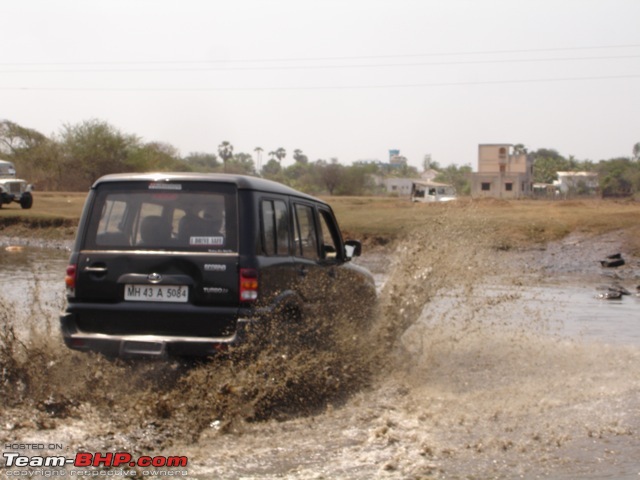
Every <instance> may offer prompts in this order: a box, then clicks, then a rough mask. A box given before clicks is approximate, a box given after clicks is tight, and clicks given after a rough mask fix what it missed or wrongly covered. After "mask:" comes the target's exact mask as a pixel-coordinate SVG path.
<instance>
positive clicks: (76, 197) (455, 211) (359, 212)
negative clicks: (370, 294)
mask: <svg viewBox="0 0 640 480" xmlns="http://www.w3.org/2000/svg"><path fill="white" fill-rule="evenodd" d="M85 198H86V193H85V192H36V193H35V194H34V206H33V208H32V209H30V210H22V209H21V208H20V206H19V205H18V204H12V205H5V206H4V207H3V208H2V209H0V233H4V234H9V235H14V236H29V235H34V234H35V235H38V236H39V237H43V238H62V239H70V238H73V235H74V233H75V226H76V225H77V222H78V219H79V217H80V214H81V212H82V206H83V204H84V200H85ZM324 200H326V201H327V202H329V203H330V204H331V206H332V207H333V208H334V210H335V211H336V216H337V217H338V221H339V223H340V226H341V227H342V229H343V231H344V232H345V233H346V235H347V236H349V237H351V238H359V239H362V240H364V241H365V243H368V244H386V243H389V242H394V241H396V240H398V239H401V238H404V237H405V236H406V235H407V234H409V232H411V231H413V230H414V229H416V228H420V229H428V228H429V225H430V224H432V223H433V222H434V221H438V220H437V219H438V218H442V215H446V216H451V217H459V218H464V221H465V222H469V227H470V228H473V227H478V228H480V227H489V228H493V229H495V230H496V231H497V232H499V235H496V236H495V237H496V239H495V242H496V244H495V246H496V247H497V248H504V249H508V248H515V247H519V246H523V245H530V244H532V243H544V242H547V241H551V240H557V239H560V238H562V237H564V236H566V235H568V234H569V233H571V232H580V233H584V234H586V235H597V234H600V233H605V232H609V231H612V230H620V229H622V230H626V231H627V232H628V233H629V234H628V248H629V250H630V252H631V253H634V254H636V255H638V254H640V235H639V234H640V202H634V201H615V200H592V199H588V200H568V201H543V200H497V199H481V200H478V199H475V200H474V199H470V198H462V199H459V200H457V201H455V202H450V203H439V204H412V203H410V202H409V201H408V200H405V199H398V198H387V197H325V198H324ZM470 213H471V215H470Z"/></svg>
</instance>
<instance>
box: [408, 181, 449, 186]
mask: <svg viewBox="0 0 640 480" xmlns="http://www.w3.org/2000/svg"><path fill="white" fill-rule="evenodd" d="M413 183H415V184H416V185H422V186H425V187H453V185H451V184H449V183H438V182H431V181H428V180H414V182H413Z"/></svg>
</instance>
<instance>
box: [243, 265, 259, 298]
mask: <svg viewBox="0 0 640 480" xmlns="http://www.w3.org/2000/svg"><path fill="white" fill-rule="evenodd" d="M257 299H258V271H257V270H255V269H253V268H241V269H240V301H241V302H254V301H256V300H257Z"/></svg>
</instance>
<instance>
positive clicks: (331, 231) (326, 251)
mask: <svg viewBox="0 0 640 480" xmlns="http://www.w3.org/2000/svg"><path fill="white" fill-rule="evenodd" d="M319 212H320V229H321V232H322V237H321V238H322V243H321V245H320V252H321V254H322V258H326V259H334V258H337V257H338V248H339V245H340V236H339V234H338V227H337V226H336V224H335V222H334V220H333V217H332V216H331V214H330V213H329V212H327V211H326V210H319Z"/></svg>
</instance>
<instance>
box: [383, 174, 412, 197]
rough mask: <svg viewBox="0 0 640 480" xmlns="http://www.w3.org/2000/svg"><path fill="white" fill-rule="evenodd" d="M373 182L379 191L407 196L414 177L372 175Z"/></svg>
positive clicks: (409, 193)
mask: <svg viewBox="0 0 640 480" xmlns="http://www.w3.org/2000/svg"><path fill="white" fill-rule="evenodd" d="M372 179H373V183H374V185H375V186H376V188H377V189H378V190H379V191H380V192H381V193H386V194H387V195H394V196H398V197H407V198H408V197H409V196H410V195H411V187H412V186H413V181H414V180H415V179H414V178H402V177H382V176H380V175H373V176H372Z"/></svg>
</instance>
